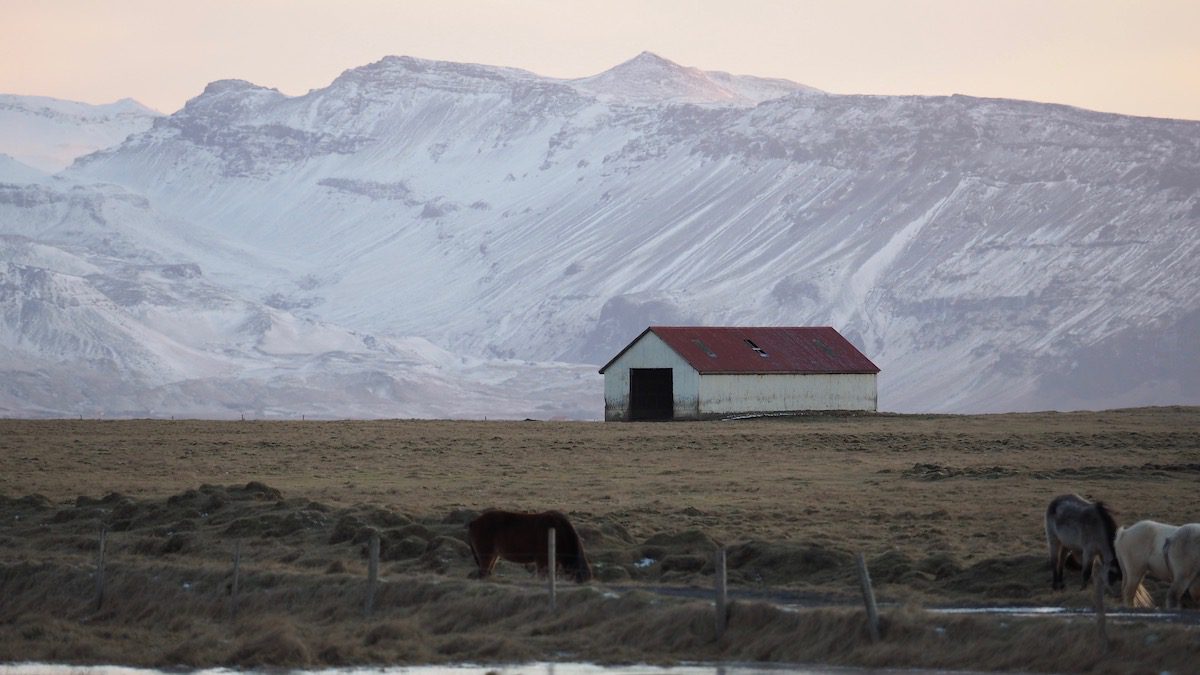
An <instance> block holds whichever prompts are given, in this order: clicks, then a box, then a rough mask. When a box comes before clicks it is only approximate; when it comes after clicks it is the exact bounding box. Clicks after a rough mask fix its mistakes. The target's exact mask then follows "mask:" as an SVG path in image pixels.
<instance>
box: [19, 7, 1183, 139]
mask: <svg viewBox="0 0 1200 675" xmlns="http://www.w3.org/2000/svg"><path fill="white" fill-rule="evenodd" d="M643 50H648V51H653V52H655V53H657V54H659V55H661V56H663V57H665V58H668V59H671V60H672V61H676V62H678V63H681V64H684V65H689V66H696V67H699V68H703V69H706V70H725V71H729V72H733V73H739V74H752V75H761V76H767V77H783V78H787V79H790V80H795V81H797V82H802V83H804V84H809V85H812V86H815V87H818V88H821V89H825V90H827V91H831V92H836V93H856V94H951V93H960V94H970V95H975V96H997V97H1005V98H1021V99H1030V100H1036V101H1051V102H1057V103H1067V104H1071V105H1077V106H1082V107H1085V108H1091V109H1095V110H1104V111H1111V112H1121V113H1129V114H1136V115H1153V116H1157V117H1179V118H1187V119H1200V0H995V1H986V0H913V1H900V0H877V1H865V0H864V1H857V0H823V1H821V2H813V1H807V0H736V1H715V0H690V1H688V0H659V1H655V0H604V1H598V2H582V1H579V2H576V1H572V0H510V1H503V2H502V1H493V2H487V1H483V0H478V1H475V2H464V1H461V0H430V1H415V0H414V1H403V0H339V1H336V2H335V1H333V0H330V1H326V2H318V1H316V0H191V1H185V0H104V1H103V2H98V1H96V0H0V92H2V93H12V94H37V95H43V96H54V97H57V98H65V99H73V100H81V101H87V102H91V103H105V102H109V101H113V100H116V99H118V98H123V97H126V96H128V97H132V98H135V99H137V100H139V101H141V102H142V103H145V104H147V105H149V106H151V107H153V108H157V109H158V110H161V111H163V112H173V111H175V110H177V109H178V108H179V107H180V106H181V105H183V103H184V101H186V100H187V99H188V98H191V97H192V96H195V95H196V94H198V93H199V92H200V91H201V90H202V89H203V88H204V85H205V84H206V83H208V82H210V81H212V80H218V79H223V78H238V79H244V80H250V81H251V82H254V83H255V84H260V85H264V86H268V87H275V88H277V89H280V90H281V91H283V92H284V93H286V94H302V93H304V92H306V91H308V90H309V89H313V88H319V87H323V86H325V85H327V84H328V83H329V82H330V81H331V80H332V79H333V78H334V77H336V76H337V75H338V73H340V72H342V71H343V70H346V69H348V68H353V67H357V66H361V65H364V64H367V63H370V62H372V61H376V60H378V59H379V58H381V57H383V56H385V55H388V54H401V55H409V56H416V57H421V58H428V59H442V60H449V61H465V62H472V63H486V64H492V65H502V66H513V67H518V68H525V69H527V70H531V71H533V72H536V73H539V74H542V75H548V76H553V77H582V76H585V75H591V74H595V73H598V72H600V71H602V70H605V69H607V68H609V67H612V66H614V65H616V64H617V63H620V62H621V61H624V60H627V59H629V58H632V57H633V56H635V55H637V54H638V53H639V52H641V51H643Z"/></svg>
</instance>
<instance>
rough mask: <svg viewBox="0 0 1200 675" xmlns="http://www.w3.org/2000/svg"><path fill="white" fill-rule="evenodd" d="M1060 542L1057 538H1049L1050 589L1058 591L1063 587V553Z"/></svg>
mask: <svg viewBox="0 0 1200 675" xmlns="http://www.w3.org/2000/svg"><path fill="white" fill-rule="evenodd" d="M1064 552H1065V551H1064V549H1063V547H1062V544H1060V543H1059V542H1058V540H1057V539H1050V574H1051V579H1050V589H1051V590H1055V591H1059V590H1062V588H1063V553H1064Z"/></svg>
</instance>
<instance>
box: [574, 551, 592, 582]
mask: <svg viewBox="0 0 1200 675" xmlns="http://www.w3.org/2000/svg"><path fill="white" fill-rule="evenodd" d="M574 568H575V569H574V570H568V571H569V572H572V574H573V575H574V579H575V583H577V584H582V583H585V582H588V581H591V580H592V566H591V565H589V564H588V561H587V558H584V557H583V556H582V555H580V556H579V557H578V558H576V559H575V565H574Z"/></svg>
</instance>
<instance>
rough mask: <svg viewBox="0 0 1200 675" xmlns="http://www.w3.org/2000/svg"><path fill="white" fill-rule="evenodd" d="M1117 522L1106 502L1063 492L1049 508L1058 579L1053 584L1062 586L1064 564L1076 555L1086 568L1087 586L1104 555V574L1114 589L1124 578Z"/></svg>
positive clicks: (1049, 539)
mask: <svg viewBox="0 0 1200 675" xmlns="http://www.w3.org/2000/svg"><path fill="white" fill-rule="evenodd" d="M1116 534H1117V522H1116V520H1114V519H1113V516H1112V512H1111V511H1109V509H1108V507H1107V506H1105V505H1104V503H1103V502H1099V501H1097V502H1094V503H1093V502H1089V501H1088V500H1086V499H1084V498H1083V497H1080V496H1079V495H1059V496H1057V497H1055V498H1054V499H1052V500H1050V505H1049V506H1047V507H1046V543H1047V544H1048V545H1049V546H1050V566H1051V567H1052V568H1053V570H1054V579H1053V580H1052V581H1051V583H1050V587H1051V588H1053V589H1054V590H1059V589H1062V588H1063V587H1064V586H1065V584H1064V583H1063V567H1064V565H1065V564H1066V561H1067V557H1068V556H1073V557H1075V558H1076V559H1077V560H1078V561H1079V564H1080V565H1081V566H1082V567H1083V585H1082V586H1081V587H1080V588H1087V585H1088V581H1090V580H1091V578H1092V560H1094V559H1095V558H1096V557H1097V556H1099V557H1100V570H1101V574H1103V575H1105V576H1106V577H1107V581H1108V586H1109V587H1110V588H1111V587H1112V586H1113V585H1114V584H1116V583H1117V582H1119V581H1120V580H1121V565H1120V563H1118V562H1117V553H1116V550H1115V549H1114V548H1113V539H1114V538H1115V537H1116Z"/></svg>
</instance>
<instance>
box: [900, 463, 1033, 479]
mask: <svg viewBox="0 0 1200 675" xmlns="http://www.w3.org/2000/svg"><path fill="white" fill-rule="evenodd" d="M1017 473H1019V472H1018V471H1017V470H1016V469H1010V468H1008V467H1003V466H980V467H964V468H957V467H952V466H942V465H941V464H924V463H919V464H913V466H912V468H911V469H905V470H904V471H903V472H901V474H900V475H901V476H903V477H905V478H911V479H915V480H946V479H948V478H975V479H984V480H986V479H992V478H1004V477H1006V476H1015V475H1017Z"/></svg>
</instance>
